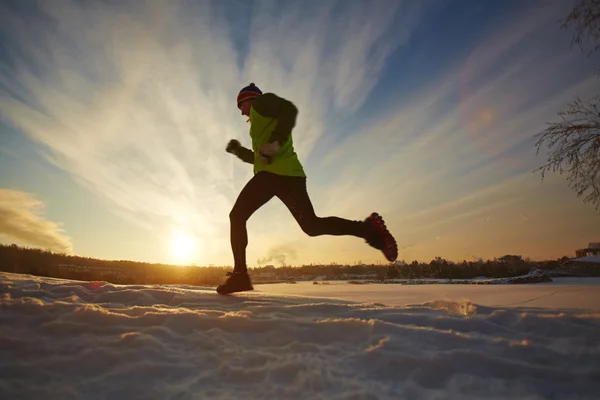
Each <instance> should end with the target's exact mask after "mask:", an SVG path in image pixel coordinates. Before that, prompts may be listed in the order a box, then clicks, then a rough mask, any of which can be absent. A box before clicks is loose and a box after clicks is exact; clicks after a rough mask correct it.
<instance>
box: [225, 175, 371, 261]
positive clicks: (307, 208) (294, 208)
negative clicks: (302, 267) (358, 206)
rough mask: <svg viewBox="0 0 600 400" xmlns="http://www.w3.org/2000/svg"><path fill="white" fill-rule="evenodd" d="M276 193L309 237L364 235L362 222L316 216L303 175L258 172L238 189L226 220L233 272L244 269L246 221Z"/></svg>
mask: <svg viewBox="0 0 600 400" xmlns="http://www.w3.org/2000/svg"><path fill="white" fill-rule="evenodd" d="M273 196H277V197H278V198H279V199H280V200H281V201H282V202H283V204H285V205H286V206H287V208H288V209H289V210H290V212H291V213H292V215H293V216H294V218H295V219H296V221H297V222H298V224H299V225H300V228H302V230H303V231H304V232H305V233H306V234H307V235H309V236H319V235H336V236H341V235H351V236H357V237H360V238H362V237H364V234H363V222H362V221H350V220H347V219H343V218H338V217H326V218H319V217H317V216H316V215H315V210H314V209H313V206H312V203H311V201H310V198H309V197H308V192H307V191H306V178H304V177H297V176H283V175H276V174H273V173H271V172H266V171H261V172H258V173H257V174H256V175H254V177H252V179H250V181H249V182H248V183H247V184H246V186H245V187H244V188H243V189H242V191H241V192H240V195H239V196H238V199H237V201H236V202H235V205H234V206H233V209H232V210H231V213H229V219H230V221H231V248H232V250H233V259H234V262H235V268H234V269H235V270H236V271H246V246H247V245H248V233H247V231H246V221H248V218H250V216H251V215H252V214H253V213H254V212H255V211H256V210H258V209H259V208H260V207H261V206H262V205H263V204H265V203H266V202H268V201H269V200H271V198H272V197H273Z"/></svg>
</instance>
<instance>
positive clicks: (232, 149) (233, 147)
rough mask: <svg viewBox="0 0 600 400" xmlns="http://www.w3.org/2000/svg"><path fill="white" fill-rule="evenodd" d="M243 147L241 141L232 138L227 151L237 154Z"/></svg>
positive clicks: (226, 148)
mask: <svg viewBox="0 0 600 400" xmlns="http://www.w3.org/2000/svg"><path fill="white" fill-rule="evenodd" d="M241 148H242V145H241V144H240V142H239V141H237V140H235V139H231V140H230V141H229V143H227V147H225V151H226V152H228V153H231V154H236V153H237V151H238V150H239V149H241Z"/></svg>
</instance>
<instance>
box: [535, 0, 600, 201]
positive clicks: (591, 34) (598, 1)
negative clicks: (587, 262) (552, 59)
mask: <svg viewBox="0 0 600 400" xmlns="http://www.w3.org/2000/svg"><path fill="white" fill-rule="evenodd" d="M599 23H600V0H579V2H578V3H577V4H576V5H575V6H574V7H573V9H572V10H571V13H570V14H569V15H568V16H567V18H565V20H564V21H563V23H562V25H561V27H562V28H569V27H571V26H574V28H575V36H574V37H573V40H572V42H571V45H578V46H579V47H580V48H581V50H582V51H585V50H584V42H586V41H590V42H591V45H592V48H591V50H589V51H588V53H587V54H588V56H589V55H591V54H592V53H594V52H595V51H597V50H598V49H600V25H599ZM599 72H600V70H599ZM599 102H600V96H596V97H594V98H592V99H591V100H586V101H584V100H581V99H580V98H579V97H578V98H577V100H575V101H574V102H572V103H569V104H568V108H567V110H566V111H561V112H560V113H559V114H558V116H559V118H560V121H558V122H552V123H549V124H548V125H549V126H548V128H546V129H545V130H544V131H542V132H540V133H538V134H536V135H535V136H536V137H537V139H538V141H537V143H536V147H537V154H539V152H540V150H541V149H542V148H543V147H547V148H548V149H549V154H548V159H547V161H546V163H545V164H544V165H542V166H541V167H539V168H538V169H536V171H541V173H542V180H543V179H544V177H545V173H546V172H548V171H552V172H558V173H560V174H563V173H566V174H567V175H568V176H567V180H568V182H569V186H570V187H571V188H572V189H574V190H575V191H576V192H577V196H579V197H582V198H583V201H584V202H585V203H591V204H593V205H594V206H595V208H596V210H598V209H599V208H600V110H599V107H598V104H599Z"/></svg>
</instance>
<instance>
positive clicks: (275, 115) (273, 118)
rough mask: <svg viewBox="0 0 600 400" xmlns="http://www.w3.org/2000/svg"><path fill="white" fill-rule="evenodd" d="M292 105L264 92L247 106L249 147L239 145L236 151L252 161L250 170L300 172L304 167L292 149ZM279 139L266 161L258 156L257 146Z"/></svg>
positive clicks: (302, 171) (283, 172) (243, 157)
mask: <svg viewBox="0 0 600 400" xmlns="http://www.w3.org/2000/svg"><path fill="white" fill-rule="evenodd" d="M297 115H298V109H297V108H296V106H295V105H294V104H293V103H292V102H290V101H288V100H286V99H283V98H281V97H279V96H277V95H275V94H273V93H265V94H263V95H261V96H259V97H258V98H257V99H256V100H254V102H253V103H252V107H251V108H250V138H252V150H250V149H247V148H245V147H242V148H241V149H239V150H238V151H237V152H236V155H237V156H238V157H239V158H240V159H242V160H243V161H245V162H247V163H250V164H253V165H254V173H255V174H256V173H257V172H260V171H269V172H272V173H274V174H278V175H288V176H303V177H305V176H306V175H305V174H304V168H302V164H301V163H300V160H298V155H297V154H296V152H295V151H294V142H293V140H292V128H294V126H295V125H296V116H297ZM275 141H277V142H279V145H280V146H281V147H280V149H279V151H278V152H277V153H275V155H274V156H273V157H271V162H270V163H268V164H266V163H263V162H262V161H261V160H260V157H259V150H260V148H261V147H262V146H263V145H264V144H266V143H273V142H275Z"/></svg>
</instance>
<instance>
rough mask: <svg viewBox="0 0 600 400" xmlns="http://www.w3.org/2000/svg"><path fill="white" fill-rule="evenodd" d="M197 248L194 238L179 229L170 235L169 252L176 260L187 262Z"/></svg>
mask: <svg viewBox="0 0 600 400" xmlns="http://www.w3.org/2000/svg"><path fill="white" fill-rule="evenodd" d="M196 250H197V242H196V239H195V238H194V237H193V236H191V235H189V234H187V233H185V232H181V231H176V232H173V235H172V236H171V254H172V255H173V257H174V258H175V259H176V260H177V261H178V262H189V261H190V260H191V259H192V256H193V255H194V253H195V252H196Z"/></svg>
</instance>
